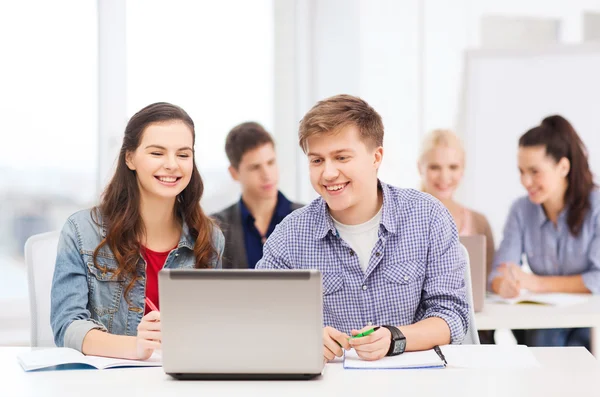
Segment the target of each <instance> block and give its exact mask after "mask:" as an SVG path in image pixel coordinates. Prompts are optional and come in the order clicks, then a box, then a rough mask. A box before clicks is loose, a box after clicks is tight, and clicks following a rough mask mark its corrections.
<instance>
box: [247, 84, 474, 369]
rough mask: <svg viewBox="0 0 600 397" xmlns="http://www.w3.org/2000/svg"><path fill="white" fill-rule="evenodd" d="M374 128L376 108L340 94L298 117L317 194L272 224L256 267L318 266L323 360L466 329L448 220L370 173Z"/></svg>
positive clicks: (430, 202) (377, 140)
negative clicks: (322, 327)
mask: <svg viewBox="0 0 600 397" xmlns="http://www.w3.org/2000/svg"><path fill="white" fill-rule="evenodd" d="M383 133H384V131H383V122H382V120H381V117H380V116H379V114H378V113H377V112H376V111H375V110H374V109H373V108H372V107H371V106H369V105H368V104H367V103H366V102H365V101H364V100H362V99H360V98H357V97H353V96H350V95H337V96H334V97H331V98H328V99H325V100H323V101H320V102H318V103H317V104H316V105H315V106H314V107H313V108H312V109H311V110H310V111H309V112H308V113H307V114H306V115H305V116H304V118H303V119H302V121H301V122H300V129H299V133H298V135H299V140H300V147H301V148H302V149H303V150H304V152H305V153H306V154H307V157H308V166H309V171H310V181H311V184H312V186H313V188H314V189H315V191H316V192H317V193H318V194H319V195H320V196H321V197H319V198H317V199H316V200H314V201H313V202H312V203H311V204H309V205H307V206H306V207H304V208H301V209H299V210H297V211H294V213H292V214H291V215H290V216H288V217H287V218H286V219H284V220H283V222H281V223H280V224H279V226H278V227H277V229H276V230H275V232H274V233H273V234H272V235H271V237H269V239H268V240H267V243H266V244H265V249H264V256H263V258H262V259H261V260H260V262H259V263H258V264H257V266H256V267H257V268H260V269H318V270H320V271H321V273H322V274H323V295H324V296H323V319H324V325H325V327H324V329H323V356H324V358H325V360H331V359H333V358H334V357H335V356H338V357H339V356H341V355H342V353H343V350H342V349H349V348H350V347H353V348H354V349H355V350H356V352H357V353H358V355H359V356H360V357H361V358H362V359H365V360H377V359H380V358H382V357H384V356H386V355H396V354H400V353H402V352H403V351H404V349H406V350H424V349H430V348H432V347H433V346H435V345H443V344H448V343H460V342H461V341H462V339H463V338H464V336H465V333H466V330H467V326H468V304H467V300H466V288H465V279H464V271H465V265H466V261H465V258H464V256H463V254H462V251H461V248H460V243H459V241H458V233H457V231H456V226H455V225H454V222H453V221H452V217H451V216H450V213H449V212H448V210H447V209H446V208H445V207H444V206H443V205H442V204H440V202H439V201H438V200H435V199H433V198H432V197H431V196H429V195H426V194H423V193H421V192H419V191H416V190H412V189H398V188H396V187H393V186H390V185H387V184H385V183H383V182H381V181H379V179H378V178H377V173H378V170H379V167H380V165H381V162H382V160H383V153H384V152H383V146H382V145H383ZM376 325H377V326H380V327H381V328H379V329H378V330H376V331H375V332H373V333H371V334H370V335H368V336H365V337H361V338H355V339H350V340H349V339H348V338H349V336H350V335H356V334H357V333H359V332H363V331H366V330H369V329H372V328H373V327H374V326H376ZM298 342H300V341H298ZM404 342H405V345H404V344H403V343H404Z"/></svg>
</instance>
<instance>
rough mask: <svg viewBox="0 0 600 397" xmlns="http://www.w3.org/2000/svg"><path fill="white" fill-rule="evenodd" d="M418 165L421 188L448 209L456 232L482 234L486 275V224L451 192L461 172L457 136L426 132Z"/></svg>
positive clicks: (489, 250)
mask: <svg viewBox="0 0 600 397" xmlns="http://www.w3.org/2000/svg"><path fill="white" fill-rule="evenodd" d="M418 167H419V173H420V174H421V181H422V190H423V191H424V192H426V193H429V194H431V195H432V196H433V197H435V198H437V199H438V200H440V201H441V202H442V204H444V206H445V207H446V208H448V210H449V211H450V214H451V215H452V218H453V219H454V223H456V227H457V229H458V234H459V235H460V236H472V235H476V234H481V235H484V236H485V238H486V259H487V264H486V265H487V275H489V273H490V272H491V270H492V260H493V258H494V248H495V247H494V238H493V236H492V229H491V227H490V224H489V222H488V220H487V219H486V217H485V216H484V215H483V214H480V213H478V212H475V211H473V210H471V209H468V208H467V207H465V206H463V205H462V204H460V203H458V202H457V201H456V200H455V199H454V193H455V192H456V189H457V188H458V186H459V185H460V182H461V180H462V177H463V175H464V172H465V151H464V148H463V145H462V143H461V142H460V140H459V139H458V137H457V136H456V135H455V134H454V133H452V132H451V131H450V130H444V129H437V130H434V131H432V132H430V133H429V134H428V135H427V136H426V137H425V139H424V141H423V146H422V148H421V154H420V156H419V162H418Z"/></svg>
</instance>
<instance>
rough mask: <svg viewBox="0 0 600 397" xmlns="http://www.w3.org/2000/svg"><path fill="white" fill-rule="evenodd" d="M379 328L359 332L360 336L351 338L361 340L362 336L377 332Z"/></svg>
mask: <svg viewBox="0 0 600 397" xmlns="http://www.w3.org/2000/svg"><path fill="white" fill-rule="evenodd" d="M378 329H379V327H375V328H371V329H369V330H367V331H365V332H361V333H360V334H356V335H354V336H353V337H352V338H362V337H363V336H367V335H371V334H372V333H373V332H375V331H377V330H378Z"/></svg>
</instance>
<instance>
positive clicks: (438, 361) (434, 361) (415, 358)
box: [344, 347, 447, 369]
mask: <svg viewBox="0 0 600 397" xmlns="http://www.w3.org/2000/svg"><path fill="white" fill-rule="evenodd" d="M446 364H447V363H446V359H445V358H444V355H443V353H442V351H441V349H440V348H439V347H436V348H434V349H431V350H424V351H420V352H406V353H403V354H400V355H398V356H389V357H383V358H382V359H379V360H376V361H366V360H362V359H361V358H360V357H358V354H356V351H355V350H354V349H352V350H348V351H347V352H346V353H345V355H344V369H416V368H444V367H445V366H446Z"/></svg>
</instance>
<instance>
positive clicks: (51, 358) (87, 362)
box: [17, 347, 162, 371]
mask: <svg viewBox="0 0 600 397" xmlns="http://www.w3.org/2000/svg"><path fill="white" fill-rule="evenodd" d="M17 358H18V360H19V364H21V367H23V369H24V370H25V371H35V370H39V369H79V368H90V367H92V368H96V369H107V368H117V367H160V366H161V365H162V364H161V356H160V354H159V353H156V352H155V353H154V354H153V355H152V357H150V358H149V359H148V360H144V361H142V360H126V359H121V358H107V357H97V356H86V355H84V354H82V353H80V352H78V351H77V350H75V349H70V348H68V347H54V348H48V349H41V350H32V351H28V352H25V353H21V354H19V355H18V357H17Z"/></svg>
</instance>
